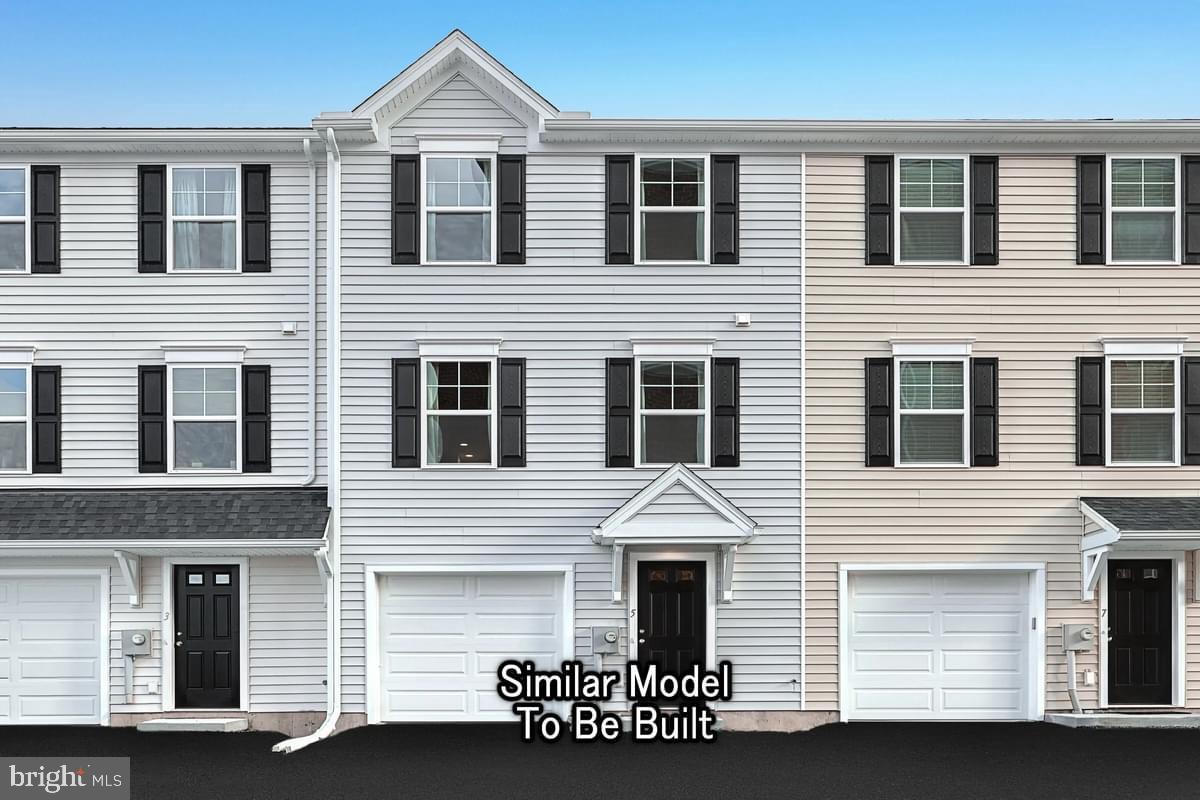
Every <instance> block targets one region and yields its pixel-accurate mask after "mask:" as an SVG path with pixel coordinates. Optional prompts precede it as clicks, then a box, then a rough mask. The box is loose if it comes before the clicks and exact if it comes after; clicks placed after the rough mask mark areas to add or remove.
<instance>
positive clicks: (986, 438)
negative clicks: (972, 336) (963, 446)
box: [971, 358, 1000, 467]
mask: <svg viewBox="0 0 1200 800" xmlns="http://www.w3.org/2000/svg"><path fill="white" fill-rule="evenodd" d="M971 466H973V467H998V466H1000V361H999V359H996V358H972V359H971Z"/></svg>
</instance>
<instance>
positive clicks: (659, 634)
mask: <svg viewBox="0 0 1200 800" xmlns="http://www.w3.org/2000/svg"><path fill="white" fill-rule="evenodd" d="M637 568H638V573H637V575H638V598H637V600H638V609H637V633H638V639H637V657H638V661H639V662H641V663H655V664H658V665H659V666H660V667H662V668H663V669H665V670H666V671H667V672H670V673H673V674H680V673H682V672H685V671H686V670H688V669H690V668H691V666H692V665H693V664H694V663H699V664H700V665H701V666H704V665H705V664H704V661H705V655H704V654H705V650H706V646H707V641H706V637H707V635H708V634H707V632H708V619H707V603H706V598H705V593H706V586H707V584H706V578H705V563H704V562H703V561H639V562H637Z"/></svg>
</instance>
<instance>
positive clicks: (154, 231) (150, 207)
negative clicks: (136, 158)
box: [138, 164, 167, 468]
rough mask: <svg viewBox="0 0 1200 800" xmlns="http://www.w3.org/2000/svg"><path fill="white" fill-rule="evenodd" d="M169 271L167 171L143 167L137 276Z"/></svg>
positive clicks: (139, 174)
mask: <svg viewBox="0 0 1200 800" xmlns="http://www.w3.org/2000/svg"><path fill="white" fill-rule="evenodd" d="M166 271H167V168H166V167H165V166H163V165H162V164H155V165H153V166H147V165H145V164H142V165H141V166H139V167H138V272H166ZM163 464H164V468H165V465H166V462H165V461H164V462H163Z"/></svg>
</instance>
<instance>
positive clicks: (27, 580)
mask: <svg viewBox="0 0 1200 800" xmlns="http://www.w3.org/2000/svg"><path fill="white" fill-rule="evenodd" d="M101 600H102V598H101V596H100V579H99V578H97V577H39V576H21V577H0V723H3V724H13V725H15V724H23V725H50V724H59V725H61V724H88V723H91V724H98V723H99V722H100V670H101V668H102V665H103V663H104V662H103V661H102V659H101V653H102V652H103V641H104V631H103V629H102V627H101V624H100V603H101Z"/></svg>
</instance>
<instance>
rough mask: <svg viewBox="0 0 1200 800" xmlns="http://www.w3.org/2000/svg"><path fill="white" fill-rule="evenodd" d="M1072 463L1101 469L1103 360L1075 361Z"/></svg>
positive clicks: (1099, 358)
mask: <svg viewBox="0 0 1200 800" xmlns="http://www.w3.org/2000/svg"><path fill="white" fill-rule="evenodd" d="M1075 463H1076V464H1077V465H1078V466H1081V467H1102V466H1104V357H1103V356H1081V357H1079V358H1076V359H1075Z"/></svg>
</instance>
